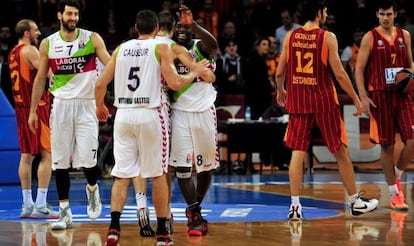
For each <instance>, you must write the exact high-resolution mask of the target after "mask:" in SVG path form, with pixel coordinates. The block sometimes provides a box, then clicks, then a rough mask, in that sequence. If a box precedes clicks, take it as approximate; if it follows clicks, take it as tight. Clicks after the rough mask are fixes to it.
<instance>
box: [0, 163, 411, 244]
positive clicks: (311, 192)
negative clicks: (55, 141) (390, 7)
mask: <svg viewBox="0 0 414 246" xmlns="http://www.w3.org/2000/svg"><path fill="white" fill-rule="evenodd" d="M266 175H269V174H264V175H262V177H263V176H266ZM278 175H280V177H283V175H286V174H284V173H280V172H279V174H278ZM233 176H234V179H232V178H229V177H227V178H225V179H226V180H228V181H230V180H233V181H232V182H231V183H222V186H227V187H229V188H231V189H232V190H238V191H254V192H255V193H256V194H258V195H259V196H260V195H263V194H265V195H272V194H277V195H284V194H285V195H288V184H287V183H283V182H281V184H265V185H263V183H261V182H258V183H257V185H254V184H253V185H246V184H244V183H243V182H240V183H237V182H234V180H237V177H236V175H233ZM381 177H382V174H381V173H377V174H373V173H372V172H371V173H366V174H364V173H358V174H357V180H358V188H360V189H361V190H364V191H365V192H366V196H368V197H377V198H379V199H380V204H379V207H378V209H377V210H375V211H374V212H372V213H369V214H365V215H362V216H359V217H353V216H350V215H349V213H348V212H347V211H346V209H345V207H346V206H343V207H344V209H338V208H333V210H336V211H337V212H338V213H337V214H336V215H335V216H332V217H322V218H311V219H306V217H307V215H308V216H309V217H311V216H310V215H311V213H312V209H311V208H309V209H308V211H307V213H308V214H304V216H305V220H303V221H302V222H296V223H288V221H287V220H285V219H284V218H281V219H279V220H274V221H263V222H260V221H259V222H211V223H209V234H208V235H207V236H204V237H187V236H186V228H185V223H184V222H176V223H175V224H174V234H173V235H172V237H173V240H174V243H175V245H183V246H185V245H312V246H313V245H414V216H413V215H414V213H413V210H412V208H413V200H414V189H413V180H414V175H413V174H412V173H411V172H409V173H407V174H406V175H405V176H404V182H403V189H404V192H405V196H406V200H407V203H408V205H409V206H410V208H411V210H409V212H406V213H401V212H395V211H392V210H391V209H390V208H389V205H388V202H389V198H388V188H387V187H386V185H385V184H384V183H383V179H381ZM239 179H240V177H239ZM258 179H260V177H258ZM277 179H279V176H277ZM217 180H219V179H217ZM318 180H320V181H321V182H319V181H318ZM376 180H377V181H378V182H377V181H376ZM304 181H305V183H304V185H303V195H304V197H306V198H308V199H310V200H314V201H315V204H316V205H315V212H316V210H317V209H318V207H319V206H318V203H320V202H321V201H322V202H323V201H329V202H337V203H343V201H344V199H345V198H344V197H345V194H344V191H343V188H342V185H341V184H340V182H339V180H338V176H337V174H336V171H326V170H324V171H318V170H317V171H315V173H314V174H313V175H306V178H305V180H304ZM325 181H327V182H325ZM220 182H222V181H220ZM253 183H254V182H253ZM82 187H84V186H82ZM0 188H1V189H8V187H0ZM225 195H226V194H223V196H225ZM217 196H218V197H219V196H221V195H220V194H217ZM217 200H220V199H217ZM3 202H4V201H3ZM103 202H104V203H107V202H108V200H106V201H103ZM247 202H250V203H252V202H255V203H258V204H259V203H260V198H258V200H257V201H247ZM206 203H207V204H208V202H206ZM281 203H283V202H281ZM205 206H208V205H205ZM310 207H312V206H310ZM281 209H282V210H283V211H282V213H283V214H285V213H286V212H287V209H288V208H287V206H282V207H281ZM328 209H329V207H328ZM309 211H310V212H309ZM277 212H280V211H274V213H277ZM207 219H209V218H208V217H207ZM0 220H1V217H0ZM49 225H50V222H47V221H43V222H42V221H35V222H33V221H28V222H26V221H25V220H19V219H17V220H15V221H4V220H1V221H0V242H1V243H0V245H22V246H26V245H27V246H29V245H30V246H33V245H59V246H61V245H104V240H105V235H106V230H107V228H108V225H109V223H88V222H82V223H75V225H74V228H73V229H69V230H64V231H51V230H50V229H49ZM121 226H122V232H121V242H120V244H121V245H125V246H126V245H135V246H136V245H155V239H153V238H143V237H141V236H139V235H138V226H137V224H136V222H131V223H122V224H121Z"/></svg>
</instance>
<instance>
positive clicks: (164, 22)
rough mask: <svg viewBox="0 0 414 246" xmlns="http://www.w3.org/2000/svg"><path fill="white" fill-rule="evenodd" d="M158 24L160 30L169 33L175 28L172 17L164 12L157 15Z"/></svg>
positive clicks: (168, 12)
mask: <svg viewBox="0 0 414 246" xmlns="http://www.w3.org/2000/svg"><path fill="white" fill-rule="evenodd" d="M158 22H159V26H160V30H166V31H167V32H171V31H172V28H173V27H174V26H175V22H176V21H175V18H174V15H173V14H172V13H171V12H170V11H166V10H164V11H161V12H160V13H158Z"/></svg>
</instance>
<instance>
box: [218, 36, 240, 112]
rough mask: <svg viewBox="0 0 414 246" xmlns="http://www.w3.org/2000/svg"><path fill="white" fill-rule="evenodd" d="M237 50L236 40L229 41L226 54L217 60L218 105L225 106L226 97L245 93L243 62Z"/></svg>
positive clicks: (226, 45) (225, 50) (225, 49)
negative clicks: (224, 98) (224, 99)
mask: <svg viewBox="0 0 414 246" xmlns="http://www.w3.org/2000/svg"><path fill="white" fill-rule="evenodd" d="M237 50H238V46H237V43H236V42H235V41H234V40H228V42H227V43H226V44H225V48H224V54H223V55H221V56H220V57H219V59H218V60H217V66H216V75H217V79H216V83H215V86H217V87H216V88H217V90H218V95H217V100H216V102H217V103H216V104H217V105H222V104H223V103H222V102H223V97H224V95H227V94H242V93H243V76H242V62H241V57H240V55H239V54H238V52H237Z"/></svg>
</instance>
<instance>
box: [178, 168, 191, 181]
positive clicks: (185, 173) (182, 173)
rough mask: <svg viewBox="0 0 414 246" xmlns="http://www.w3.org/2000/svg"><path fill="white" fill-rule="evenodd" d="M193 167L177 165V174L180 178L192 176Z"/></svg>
mask: <svg viewBox="0 0 414 246" xmlns="http://www.w3.org/2000/svg"><path fill="white" fill-rule="evenodd" d="M191 172H192V171H191V167H176V168H175V176H176V177H177V178H179V179H189V178H191Z"/></svg>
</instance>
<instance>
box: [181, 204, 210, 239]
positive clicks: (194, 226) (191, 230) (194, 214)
mask: <svg viewBox="0 0 414 246" xmlns="http://www.w3.org/2000/svg"><path fill="white" fill-rule="evenodd" d="M185 214H186V216H187V229H188V231H187V233H188V235H189V236H203V235H206V234H207V232H208V227H207V220H205V219H203V217H202V216H201V208H200V207H198V208H197V209H196V211H191V210H190V209H188V208H187V209H186V210H185Z"/></svg>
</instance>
